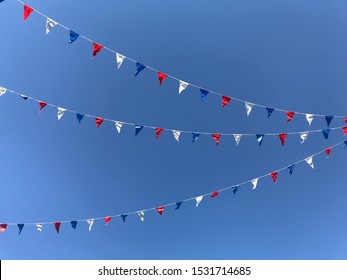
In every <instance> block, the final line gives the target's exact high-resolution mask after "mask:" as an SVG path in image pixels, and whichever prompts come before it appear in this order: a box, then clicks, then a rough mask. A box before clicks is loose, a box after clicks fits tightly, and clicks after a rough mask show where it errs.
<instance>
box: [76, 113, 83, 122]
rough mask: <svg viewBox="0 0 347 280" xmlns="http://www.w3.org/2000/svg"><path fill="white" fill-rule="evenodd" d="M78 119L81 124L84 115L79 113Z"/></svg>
mask: <svg viewBox="0 0 347 280" xmlns="http://www.w3.org/2000/svg"><path fill="white" fill-rule="evenodd" d="M76 117H77V120H78V122H79V123H81V120H82V119H83V117H84V115H83V114H79V113H77V114H76Z"/></svg>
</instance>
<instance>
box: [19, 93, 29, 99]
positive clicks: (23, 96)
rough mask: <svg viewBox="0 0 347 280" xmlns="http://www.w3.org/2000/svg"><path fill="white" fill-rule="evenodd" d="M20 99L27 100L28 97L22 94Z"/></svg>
mask: <svg viewBox="0 0 347 280" xmlns="http://www.w3.org/2000/svg"><path fill="white" fill-rule="evenodd" d="M20 97H22V98H23V99H24V100H28V98H29V97H28V96H26V95H24V94H21V95H20Z"/></svg>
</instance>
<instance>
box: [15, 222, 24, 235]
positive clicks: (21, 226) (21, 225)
mask: <svg viewBox="0 0 347 280" xmlns="http://www.w3.org/2000/svg"><path fill="white" fill-rule="evenodd" d="M17 226H18V235H20V234H21V233H22V230H23V228H24V224H18V225H17Z"/></svg>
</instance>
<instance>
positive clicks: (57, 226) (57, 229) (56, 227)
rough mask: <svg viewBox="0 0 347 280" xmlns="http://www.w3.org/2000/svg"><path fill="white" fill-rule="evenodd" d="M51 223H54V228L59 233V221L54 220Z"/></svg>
mask: <svg viewBox="0 0 347 280" xmlns="http://www.w3.org/2000/svg"><path fill="white" fill-rule="evenodd" d="M53 224H54V227H55V230H56V231H57V233H59V228H60V225H61V222H54V223H53Z"/></svg>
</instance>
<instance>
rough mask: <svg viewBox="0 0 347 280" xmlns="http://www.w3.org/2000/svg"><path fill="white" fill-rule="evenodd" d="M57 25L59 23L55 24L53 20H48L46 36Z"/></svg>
mask: <svg viewBox="0 0 347 280" xmlns="http://www.w3.org/2000/svg"><path fill="white" fill-rule="evenodd" d="M56 25H57V22H55V21H54V20H53V19H50V18H47V21H46V35H47V34H48V33H49V31H51V29H52V28H53V27H54V26H56Z"/></svg>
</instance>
